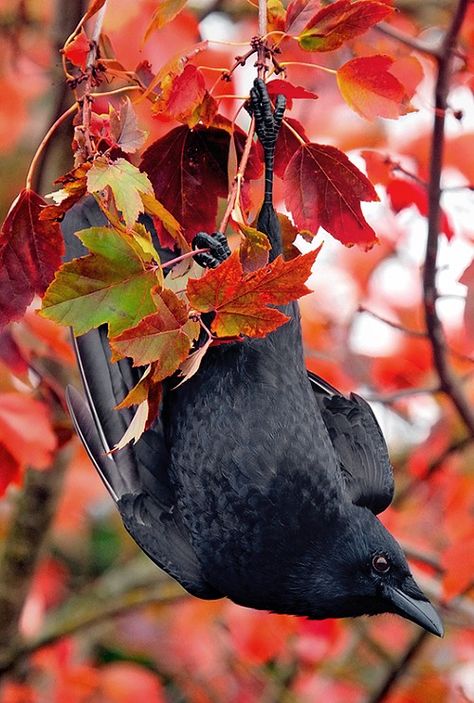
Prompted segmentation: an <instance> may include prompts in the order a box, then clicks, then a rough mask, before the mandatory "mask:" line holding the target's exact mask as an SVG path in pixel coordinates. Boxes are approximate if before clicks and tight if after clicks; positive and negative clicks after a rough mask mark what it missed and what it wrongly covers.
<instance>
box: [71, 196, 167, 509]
mask: <svg viewBox="0 0 474 703" xmlns="http://www.w3.org/2000/svg"><path fill="white" fill-rule="evenodd" d="M103 224H104V222H103V215H102V213H101V212H100V210H99V208H98V207H97V205H96V204H95V202H92V203H91V201H90V200H86V201H85V202H84V203H79V204H78V205H76V206H74V207H73V208H72V209H71V210H70V211H69V212H68V213H67V214H66V217H65V218H64V221H63V223H62V231H63V236H64V239H65V243H66V259H67V260H69V259H71V258H75V257H77V256H81V255H83V254H84V253H85V251H82V245H81V243H80V240H79V239H78V238H77V237H76V236H75V232H77V231H79V230H80V229H86V228H88V227H95V226H102V225H103ZM74 348H75V351H76V356H77V360H78V365H79V370H80V373H81V377H82V382H83V386H84V391H85V395H86V397H85V398H84V397H83V396H82V395H81V394H80V393H78V391H76V390H74V389H69V391H68V403H69V408H70V411H71V415H72V417H73V420H74V424H75V426H76V429H77V431H78V433H79V434H80V436H81V439H82V440H83V442H84V445H85V447H86V449H87V451H88V453H89V455H90V457H91V459H92V461H93V463H94V465H95V467H96V469H97V471H98V472H99V474H100V476H101V477H102V480H103V481H104V483H105V485H106V486H107V488H108V490H109V492H110V493H111V495H112V497H113V498H114V499H115V500H119V499H120V498H121V497H122V496H123V495H124V494H125V493H134V492H135V491H138V490H144V489H145V490H147V489H148V490H149V492H150V493H151V494H152V495H154V497H155V498H156V500H158V501H159V502H160V503H161V504H167V503H171V502H172V499H171V489H170V487H169V483H168V481H167V478H166V469H167V467H168V462H169V458H168V453H167V450H166V447H165V442H164V436H163V428H162V425H161V421H160V420H157V421H156V423H155V425H154V426H153V427H152V428H151V429H150V430H148V431H147V432H145V433H144V434H143V435H142V437H141V438H140V439H139V440H138V442H137V443H136V444H135V445H127V446H126V447H124V448H123V449H121V450H118V451H116V452H112V453H110V451H111V450H112V449H113V447H114V446H115V445H116V444H117V443H118V442H119V441H120V439H121V438H122V437H123V435H124V433H125V431H126V430H127V428H128V427H129V425H130V423H131V421H132V418H133V415H134V409H132V408H124V409H122V410H115V407H116V406H117V405H118V404H119V403H120V402H121V401H122V400H123V399H124V398H125V396H126V395H127V393H128V392H129V391H130V390H131V389H132V388H133V386H134V385H135V384H136V383H137V382H138V380H139V377H140V370H139V369H135V368H133V367H132V364H131V362H130V361H129V360H128V359H124V360H121V361H119V362H118V363H112V362H111V359H110V347H109V342H108V339H107V330H106V327H105V325H103V326H102V327H100V328H99V329H94V330H91V331H90V332H87V334H84V335H82V336H80V337H78V338H77V339H75V340H74Z"/></svg>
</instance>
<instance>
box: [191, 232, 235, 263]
mask: <svg viewBox="0 0 474 703" xmlns="http://www.w3.org/2000/svg"><path fill="white" fill-rule="evenodd" d="M192 247H193V249H209V251H206V252H201V253H200V254H195V255H194V259H195V260H196V261H197V263H198V264H199V266H202V267H203V268H211V269H213V268H215V267H216V266H218V265H219V264H221V263H222V262H223V261H225V259H227V257H228V256H230V249H229V245H228V243H227V237H226V236H225V234H223V233H222V232H213V234H207V232H198V233H197V234H196V236H195V237H194V239H193V244H192Z"/></svg>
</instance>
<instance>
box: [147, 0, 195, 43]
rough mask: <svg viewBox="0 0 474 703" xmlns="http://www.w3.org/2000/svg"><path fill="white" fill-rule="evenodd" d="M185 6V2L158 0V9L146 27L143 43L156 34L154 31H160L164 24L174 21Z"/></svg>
mask: <svg viewBox="0 0 474 703" xmlns="http://www.w3.org/2000/svg"><path fill="white" fill-rule="evenodd" d="M185 5H186V0H158V7H157V8H156V10H155V12H154V14H153V17H152V18H151V22H150V24H149V25H148V27H147V30H146V32H145V37H144V39H143V41H144V42H146V41H148V39H149V38H150V36H151V35H152V34H153V32H156V30H158V29H161V28H162V27H164V26H165V24H168V22H171V20H174V18H175V17H176V15H178V14H179V13H180V12H181V10H182V9H183V7H184V6H185Z"/></svg>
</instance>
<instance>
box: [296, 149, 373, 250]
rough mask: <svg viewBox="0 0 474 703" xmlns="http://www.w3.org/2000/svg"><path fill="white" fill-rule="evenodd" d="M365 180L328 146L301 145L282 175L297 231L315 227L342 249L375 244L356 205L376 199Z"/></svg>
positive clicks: (370, 228) (367, 225) (353, 167)
mask: <svg viewBox="0 0 474 703" xmlns="http://www.w3.org/2000/svg"><path fill="white" fill-rule="evenodd" d="M378 199H379V198H378V196H377V193H376V192H375V190H374V187H373V185H372V184H371V183H370V181H369V180H368V178H367V177H366V176H365V175H364V174H363V173H362V172H361V171H359V169H358V168H357V167H356V166H354V164H353V163H351V162H350V161H349V159H348V158H347V156H346V155H345V154H343V153H342V151H339V149H336V148H335V147H332V146H324V145H321V144H302V145H301V146H300V147H299V149H298V151H297V152H296V153H295V155H294V156H293V158H292V159H291V161H290V163H289V164H288V168H287V169H286V172H285V203H286V206H287V208H288V209H289V210H290V212H291V214H292V215H293V218H294V221H295V224H296V226H297V227H298V228H299V229H305V230H310V231H311V232H316V231H317V229H318V227H319V226H321V227H324V229H325V230H326V231H327V232H329V233H330V234H332V236H333V237H335V238H336V239H338V240H339V241H340V242H342V243H343V244H345V245H346V246H351V245H353V244H359V245H360V246H363V247H365V248H366V249H369V248H370V247H371V246H372V245H373V244H375V242H376V241H377V237H376V235H375V232H374V231H373V229H372V227H370V225H369V224H368V223H367V222H366V220H365V218H364V216H363V214H362V210H361V208H360V202H361V201H362V200H365V201H374V200H378Z"/></svg>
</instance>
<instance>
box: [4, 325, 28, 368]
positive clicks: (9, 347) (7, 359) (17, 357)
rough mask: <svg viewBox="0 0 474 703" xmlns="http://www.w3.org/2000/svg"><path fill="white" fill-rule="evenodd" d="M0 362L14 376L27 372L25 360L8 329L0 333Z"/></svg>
mask: <svg viewBox="0 0 474 703" xmlns="http://www.w3.org/2000/svg"><path fill="white" fill-rule="evenodd" d="M0 360H1V361H3V363H4V364H5V365H6V366H8V368H9V369H10V370H11V371H13V373H16V374H23V373H26V372H27V371H28V364H27V362H26V359H25V357H24V355H23V353H22V351H21V349H20V347H19V346H18V344H17V343H16V341H15V339H14V338H13V337H12V333H11V332H10V329H9V328H6V329H3V330H1V331H0Z"/></svg>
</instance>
